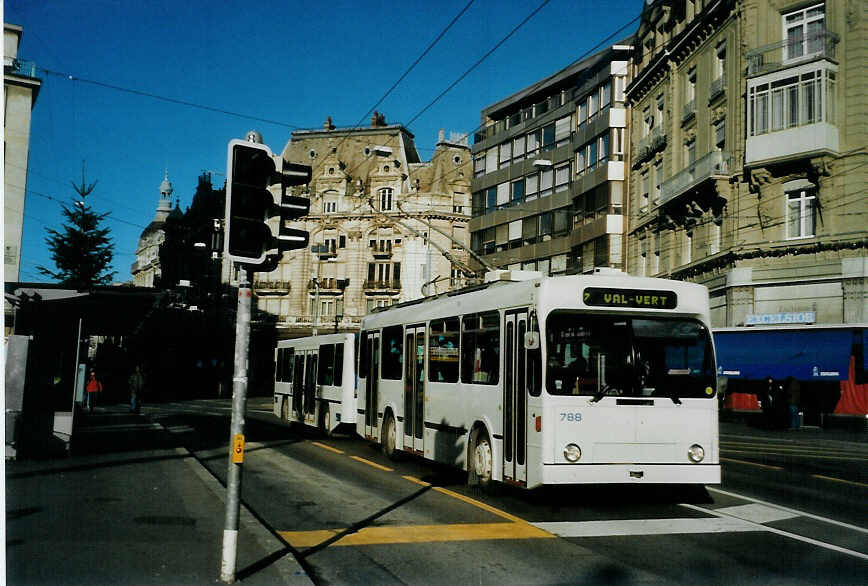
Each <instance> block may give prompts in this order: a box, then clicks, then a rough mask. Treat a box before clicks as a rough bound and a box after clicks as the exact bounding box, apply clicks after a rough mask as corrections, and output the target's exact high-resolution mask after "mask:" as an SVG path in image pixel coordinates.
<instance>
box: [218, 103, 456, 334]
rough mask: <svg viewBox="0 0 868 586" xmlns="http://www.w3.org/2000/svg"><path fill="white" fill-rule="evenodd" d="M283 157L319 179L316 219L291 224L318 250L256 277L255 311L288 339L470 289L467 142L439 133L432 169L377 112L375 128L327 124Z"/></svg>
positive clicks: (294, 139) (296, 254) (312, 190)
mask: <svg viewBox="0 0 868 586" xmlns="http://www.w3.org/2000/svg"><path fill="white" fill-rule="evenodd" d="M283 158H284V159H285V160H287V161H290V162H293V163H302V164H306V165H310V166H311V167H312V175H313V178H312V180H311V184H310V185H309V186H308V188H309V191H308V192H307V193H305V195H306V196H309V197H310V214H309V215H308V216H307V217H306V218H304V219H303V220H301V221H299V222H297V223H294V224H293V227H296V228H299V229H303V230H307V231H308V232H309V233H310V246H309V247H308V248H307V249H304V250H295V251H291V252H288V253H286V254H284V256H283V259H282V260H281V262H280V265H279V266H278V267H277V268H276V269H275V270H274V271H272V272H269V273H265V272H261V273H255V274H254V281H253V289H254V293H255V295H256V303H257V307H258V309H259V310H261V311H263V312H266V313H267V314H270V315H272V316H274V319H275V321H276V324H277V327H278V329H279V330H280V335H281V336H286V335H304V334H310V333H311V331H312V330H314V329H316V330H318V333H323V332H328V331H333V330H337V329H346V328H353V327H358V325H359V323H360V320H361V317H362V316H363V315H365V314H366V313H368V312H369V311H370V310H372V309H374V308H376V307H385V306H389V305H392V304H395V303H398V302H401V301H408V300H412V299H418V298H420V297H422V296H424V295H432V294H435V293H439V292H444V291H448V290H450V289H452V288H457V287H461V286H463V285H464V284H465V282H466V277H467V275H469V274H471V269H470V267H469V266H468V253H467V244H468V242H469V237H468V232H467V222H468V220H469V217H470V209H469V202H470V198H469V194H470V179H471V178H470V173H471V168H472V167H471V158H470V148H469V146H468V145H467V139H466V137H465V136H457V137H456V136H452V137H448V138H447V137H446V136H445V134H444V133H443V132H442V131H441V135H440V137H439V140H438V142H437V145H436V148H435V151H434V154H433V156H432V158H431V160H430V161H427V162H424V161H422V160H421V159H420V157H419V154H418V152H417V149H416V145H415V141H414V136H413V134H411V133H410V132H409V130H407V129H406V128H404V127H403V126H401V125H400V124H387V123H386V121H385V118H384V116H383V115H382V114H378V113H376V112H375V113H374V116H373V117H372V119H371V124H370V126H368V127H349V128H338V127H335V125H334V124H332V122H331V119H329V120H327V121H326V123H325V125H324V127H323V128H322V129H312V130H296V131H294V132H293V133H292V136H291V138H290V140H289V142H288V143H287V144H286V146H285V148H284V149H283ZM297 189H303V187H302V188H297ZM275 221H276V220H275ZM232 277H233V279H231V280H232V281H233V282H234V281H235V280H236V279H237V276H234V275H233V276H232Z"/></svg>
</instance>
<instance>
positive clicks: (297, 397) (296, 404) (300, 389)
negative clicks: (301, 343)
mask: <svg viewBox="0 0 868 586" xmlns="http://www.w3.org/2000/svg"><path fill="white" fill-rule="evenodd" d="M303 396H304V352H297V353H296V354H295V362H294V363H293V366H292V412H293V413H295V418H296V419H297V420H298V421H304V410H303V408H302V398H303Z"/></svg>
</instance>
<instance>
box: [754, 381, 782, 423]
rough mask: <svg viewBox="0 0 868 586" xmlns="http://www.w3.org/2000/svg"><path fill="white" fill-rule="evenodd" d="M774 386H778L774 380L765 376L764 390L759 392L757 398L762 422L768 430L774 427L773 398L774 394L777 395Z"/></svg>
mask: <svg viewBox="0 0 868 586" xmlns="http://www.w3.org/2000/svg"><path fill="white" fill-rule="evenodd" d="M776 386H779V385H778V383H776V382H775V379H774V378H772V376H771V375H769V376H767V377H766V381H765V389H763V390H762V391H761V393H760V396H759V402H760V407H761V408H762V411H763V421H764V423H765V425H766V427H768V428H772V427H774V422H775V416H774V413H775V409H774V407H775V406H774V397H775V395H776V394H778V392H777V390H776V388H775V387H776Z"/></svg>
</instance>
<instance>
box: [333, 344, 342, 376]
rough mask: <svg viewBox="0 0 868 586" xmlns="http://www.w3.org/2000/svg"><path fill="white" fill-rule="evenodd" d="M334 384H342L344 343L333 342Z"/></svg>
mask: <svg viewBox="0 0 868 586" xmlns="http://www.w3.org/2000/svg"><path fill="white" fill-rule="evenodd" d="M334 372H335V375H334V379H335V386H336V387H339V386H341V385H342V384H344V345H343V344H335V367H334Z"/></svg>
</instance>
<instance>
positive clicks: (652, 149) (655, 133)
mask: <svg viewBox="0 0 868 586" xmlns="http://www.w3.org/2000/svg"><path fill="white" fill-rule="evenodd" d="M665 146H666V134H665V133H664V132H663V127H662V126H658V127H656V128H652V129H651V132H650V133H649V134H648V136H645V137H642V138H641V139H639V145H638V146H637V147H636V153H635V155H634V163H633V167H634V168H638V167H639V165H640V164H642V163H643V162H645V161H646V160H647V159H650V158H651V157H652V156H654V153H656V152H657V151H659V150H662V149H663V148H664V147H665Z"/></svg>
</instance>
